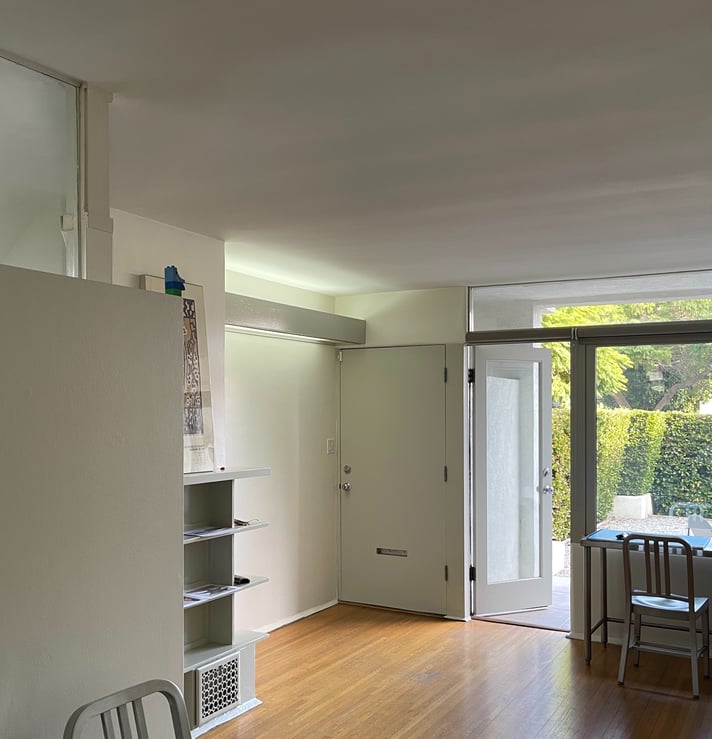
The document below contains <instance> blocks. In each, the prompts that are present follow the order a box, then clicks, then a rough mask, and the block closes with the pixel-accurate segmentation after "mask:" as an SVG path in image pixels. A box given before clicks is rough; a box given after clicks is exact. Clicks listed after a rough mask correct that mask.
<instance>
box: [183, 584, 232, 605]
mask: <svg viewBox="0 0 712 739" xmlns="http://www.w3.org/2000/svg"><path fill="white" fill-rule="evenodd" d="M234 592H235V586H234V585H214V584H212V583H210V584H207V585H199V586H198V587H195V588H191V589H190V590H186V591H185V593H184V594H183V598H184V599H185V598H187V599H188V600H190V601H195V600H198V601H206V600H213V598H220V597H222V596H223V595H226V594H227V593H234Z"/></svg>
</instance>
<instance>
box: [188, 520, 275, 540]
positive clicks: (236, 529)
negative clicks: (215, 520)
mask: <svg viewBox="0 0 712 739" xmlns="http://www.w3.org/2000/svg"><path fill="white" fill-rule="evenodd" d="M268 525H269V524H268V523H267V521H258V522H257V523H250V524H248V525H247V526H232V527H227V526H226V527H225V528H223V529H218V530H217V531H216V532H215V533H206V534H201V535H200V536H186V535H185V534H183V543H184V544H193V543H194V542H196V541H205V540H206V539H218V538H220V537H221V536H235V534H240V533H242V532H243V531H252V529H263V528H264V527H265V526H268ZM198 528H200V526H189V527H188V530H190V531H192V530H193V529H198Z"/></svg>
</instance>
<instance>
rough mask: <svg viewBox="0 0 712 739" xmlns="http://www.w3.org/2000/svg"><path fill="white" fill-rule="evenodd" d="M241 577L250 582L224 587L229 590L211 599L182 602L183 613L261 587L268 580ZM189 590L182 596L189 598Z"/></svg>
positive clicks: (193, 587) (258, 576)
mask: <svg viewBox="0 0 712 739" xmlns="http://www.w3.org/2000/svg"><path fill="white" fill-rule="evenodd" d="M243 577H247V578H249V580H250V582H248V583H245V584H244V585H226V586H225V587H228V588H230V589H229V590H226V591H224V592H221V593H217V594H216V595H214V596H212V597H211V598H201V599H199V600H193V601H183V610H184V611H185V610H186V609H188V608H195V607H196V606H202V605H204V604H205V603H212V602H213V601H215V600H220V598H227V597H228V596H230V595H234V594H235V593H239V592H240V591H242V590H248V589H249V588H256V587H257V586H258V585H263V584H264V583H266V582H269V578H268V577H263V576H262V575H243ZM213 584H215V583H205V585H206V586H207V585H213ZM199 587H201V586H200V585H193V586H191V588H190V590H195V589H197V588H199ZM190 590H188V591H185V592H184V593H183V595H187V596H190Z"/></svg>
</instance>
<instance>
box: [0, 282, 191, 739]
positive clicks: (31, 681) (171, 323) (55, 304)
mask: <svg viewBox="0 0 712 739" xmlns="http://www.w3.org/2000/svg"><path fill="white" fill-rule="evenodd" d="M0 311H1V314H2V323H1V324H0V345H1V346H2V350H1V355H0V356H1V357H2V361H0V418H1V419H2V430H1V431H0V434H1V439H2V443H1V444H0V511H1V515H0V529H1V531H2V535H1V536H0V592H1V593H2V606H1V607H0V655H1V658H0V735H2V736H3V737H38V738H39V737H48V738H49V737H58V736H61V734H62V729H63V726H64V723H65V721H66V720H67V718H68V716H69V715H70V713H71V712H72V710H73V709H74V708H76V707H77V706H79V705H80V704H82V703H84V702H86V701H89V700H91V699H93V698H96V697H99V696H101V695H103V694H106V693H109V692H111V691H114V690H117V689H120V688H122V687H124V686H127V685H130V684H132V683H136V682H139V681H141V680H146V679H148V678H153V677H164V678H168V679H171V680H174V681H176V682H179V683H180V682H181V679H182V657H183V649H182V617H183V612H182V608H181V607H180V603H181V592H182V555H183V543H182V537H181V535H180V532H181V530H182V466H181V454H182V443H181V407H182V404H181V392H182V334H181V322H180V301H177V300H173V299H171V298H170V297H168V296H164V295H157V294H154V293H148V292H143V291H139V290H131V289H127V288H122V287H115V286H111V285H106V284H99V283H91V282H85V281H81V280H73V279H69V278H64V277H58V276H54V275H48V274H42V273H38V272H29V271H26V270H21V269H15V268H10V267H0Z"/></svg>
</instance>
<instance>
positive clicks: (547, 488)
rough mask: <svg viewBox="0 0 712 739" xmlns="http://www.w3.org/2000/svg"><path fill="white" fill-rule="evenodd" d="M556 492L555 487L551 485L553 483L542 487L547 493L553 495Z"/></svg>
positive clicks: (543, 491)
mask: <svg viewBox="0 0 712 739" xmlns="http://www.w3.org/2000/svg"><path fill="white" fill-rule="evenodd" d="M553 492H554V488H553V487H551V485H544V487H543V489H542V493H544V494H545V495H551V494H552V493H553Z"/></svg>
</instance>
